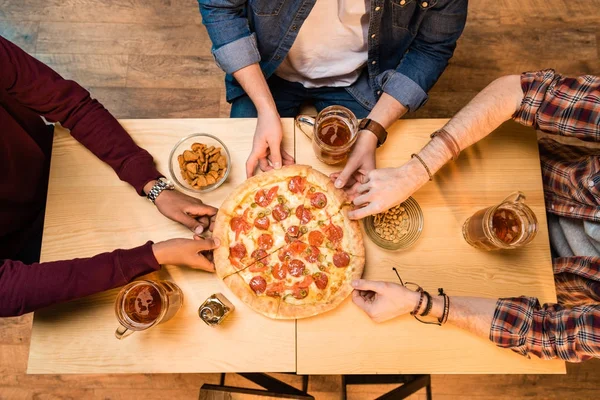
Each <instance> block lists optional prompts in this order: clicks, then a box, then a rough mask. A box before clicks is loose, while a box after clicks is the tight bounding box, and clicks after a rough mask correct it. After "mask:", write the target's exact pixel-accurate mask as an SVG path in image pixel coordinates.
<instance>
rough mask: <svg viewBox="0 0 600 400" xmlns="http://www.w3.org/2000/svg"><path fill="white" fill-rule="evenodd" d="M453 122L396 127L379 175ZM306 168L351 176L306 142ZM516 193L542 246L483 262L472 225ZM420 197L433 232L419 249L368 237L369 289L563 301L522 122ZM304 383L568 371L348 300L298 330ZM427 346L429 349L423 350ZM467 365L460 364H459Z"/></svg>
mask: <svg viewBox="0 0 600 400" xmlns="http://www.w3.org/2000/svg"><path fill="white" fill-rule="evenodd" d="M445 122H446V120H439V119H438V120H407V121H399V122H397V123H396V124H394V125H393V126H392V127H391V128H390V130H389V132H390V134H389V138H388V142H386V145H385V146H383V147H382V148H381V149H379V150H378V153H377V164H378V167H383V168H385V167H394V166H399V165H401V164H403V163H404V162H406V161H407V160H409V158H410V154H411V153H413V152H416V151H418V150H419V149H420V148H421V147H422V146H423V145H425V144H426V143H427V141H428V140H429V134H430V133H431V132H433V131H435V130H436V129H439V128H440V127H442V126H443V124H444V123H445ZM296 160H297V162H298V163H303V164H309V165H312V166H314V167H316V168H318V169H320V170H322V171H323V172H325V173H330V172H334V171H336V170H340V169H341V166H337V167H335V166H326V165H324V164H323V163H321V162H319V161H318V160H317V159H316V157H315V156H314V153H313V151H312V148H311V146H310V144H309V140H308V139H307V138H306V137H305V136H304V135H303V134H302V133H297V134H296ZM515 190H521V191H523V192H525V194H526V195H527V204H528V205H529V206H530V207H531V208H532V210H533V211H534V212H535V214H536V216H537V218H538V222H539V232H538V234H537V236H536V238H535V239H534V240H533V242H531V243H530V244H529V245H528V246H527V247H526V248H523V249H519V250H515V251H503V252H483V251H480V250H476V249H474V248H472V247H470V246H469V245H468V244H467V243H466V242H465V241H464V239H463V237H462V231H461V228H462V224H463V223H464V221H465V220H466V219H467V218H468V217H469V216H471V215H472V214H473V213H474V212H476V211H477V210H479V209H481V208H485V207H487V206H491V205H494V204H498V203H499V202H501V201H502V199H504V198H505V197H506V196H508V195H509V194H510V193H511V192H513V191H515ZM413 197H414V198H415V200H416V201H417V202H418V203H419V205H420V206H421V208H422V210H423V215H424V220H425V224H424V228H423V232H422V234H421V237H420V238H419V240H418V241H417V242H416V243H415V245H414V246H413V247H411V248H410V249H408V250H405V251H401V252H390V251H385V250H382V249H380V248H378V247H377V246H376V245H375V244H374V243H373V242H371V241H370V240H369V239H368V238H366V237H365V247H366V256H367V258H366V266H365V273H364V277H365V278H367V279H375V280H386V281H397V278H396V276H395V274H394V272H393V271H392V269H391V268H392V267H393V266H395V267H397V268H398V270H399V272H400V274H401V275H402V278H403V279H404V280H405V281H410V282H417V283H419V284H420V285H421V286H422V287H424V288H425V289H426V290H429V292H430V293H434V292H435V289H436V288H438V287H443V288H444V289H445V291H446V292H447V293H449V294H450V295H454V296H479V297H490V298H498V297H510V296H519V295H522V294H527V295H529V296H535V297H538V298H539V299H540V301H541V302H552V301H556V294H555V287H554V277H553V273H552V265H551V259H550V247H549V241H548V231H547V226H546V214H545V209H544V198H543V191H542V180H541V174H540V164H539V155H538V148H537V141H536V134H535V131H534V130H532V129H529V128H525V127H522V126H520V125H517V124H515V123H513V122H509V123H506V124H504V125H503V126H502V127H501V128H499V129H498V130H497V131H496V132H494V133H493V134H491V135H490V136H489V137H488V138H486V139H485V140H483V141H481V142H480V143H478V144H477V145H475V146H473V147H471V148H469V149H467V150H466V151H464V152H463V153H462V154H461V157H460V158H459V160H458V161H457V162H456V163H454V164H450V165H447V166H446V167H445V168H443V169H442V170H441V171H440V172H439V173H438V174H437V175H436V177H435V179H434V180H433V182H430V183H429V184H427V185H425V186H424V187H423V188H422V189H421V190H419V191H418V192H416V193H415V194H414V195H413ZM297 331H298V333H297V335H298V339H297V343H298V344H297V346H298V351H297V353H298V363H297V367H298V373H300V374H323V373H327V374H339V373H352V374H356V373H417V374H418V373H564V371H565V369H564V368H565V367H564V363H563V362H560V361H542V360H539V359H527V358H524V357H521V356H519V355H517V354H515V353H512V352H510V351H506V350H503V349H500V348H497V347H495V346H494V345H493V344H492V343H490V342H489V340H485V339H479V338H477V337H475V336H473V335H471V334H470V333H469V332H466V331H462V330H460V329H457V328H454V327H452V326H444V327H443V328H440V327H438V326H434V325H423V324H419V323H417V322H416V321H414V319H413V318H412V317H410V316H406V317H403V318H399V319H396V320H393V321H389V322H386V323H383V324H376V323H374V322H372V321H371V320H370V319H369V318H368V317H367V316H366V315H365V314H364V313H363V312H362V311H361V310H360V309H359V308H357V307H355V306H354V305H353V304H352V302H351V300H350V299H348V300H347V301H346V302H345V303H343V305H342V306H341V307H339V308H337V309H335V310H333V311H331V312H329V313H326V314H324V315H322V316H319V317H318V318H309V319H303V320H299V321H298V322H297ZM416 343H419V345H415V344H416ZM457 360H460V361H459V362H457Z"/></svg>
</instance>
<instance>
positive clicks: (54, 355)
mask: <svg viewBox="0 0 600 400" xmlns="http://www.w3.org/2000/svg"><path fill="white" fill-rule="evenodd" d="M120 122H121V123H122V124H123V126H124V127H125V129H126V130H127V131H128V132H130V133H131V135H132V136H133V138H134V139H135V140H136V142H137V143H138V144H139V145H140V146H142V147H144V148H145V149H146V150H148V151H149V152H150V153H151V154H152V155H153V156H154V159H155V160H156V163H157V165H158V169H159V171H162V172H163V173H165V174H168V160H169V153H170V151H171V149H172V148H173V146H174V145H175V143H177V141H178V140H179V139H180V138H182V137H185V136H187V135H189V134H192V133H198V132H204V133H210V134H213V135H215V136H218V137H219V138H220V139H221V140H223V142H225V144H226V146H227V148H228V149H229V151H230V153H231V158H232V170H231V173H230V175H229V178H228V180H227V182H226V183H225V184H223V186H221V187H220V188H219V189H217V190H215V191H213V192H210V193H207V194H206V195H203V196H202V199H203V201H205V202H206V203H209V204H212V205H214V206H217V207H218V206H220V205H221V203H222V201H223V200H224V198H225V197H226V195H227V194H228V193H229V192H230V191H231V190H233V188H235V187H236V186H237V185H239V184H240V183H241V182H243V181H244V180H245V178H246V170H245V163H246V158H247V157H248V154H249V153H250V149H251V147H252V136H253V134H254V129H255V127H256V121H255V120H242V119H240V120H224V119H202V120H197V119H186V120H124V121H120ZM283 125H284V132H285V133H284V144H285V146H286V149H287V151H289V152H290V154H293V145H294V138H293V135H294V128H293V120H291V119H290V120H286V121H284V124H283ZM55 135H56V136H55V139H54V148H53V156H52V166H51V173H50V184H49V190H48V201H47V209H46V222H45V226H44V240H43V245H42V261H54V260H60V259H69V258H75V257H87V256H92V255H95V254H98V253H100V252H104V251H112V250H113V249H116V248H130V247H134V246H137V245H140V244H143V243H145V242H146V241H148V240H153V241H155V242H156V241H161V240H165V239H169V238H173V237H188V238H189V237H191V233H190V232H189V230H187V229H186V228H185V227H183V226H181V225H179V224H178V223H176V222H173V221H171V220H169V219H167V218H165V217H164V216H162V215H161V214H160V213H159V212H158V210H156V208H155V207H154V205H153V204H151V203H150V202H149V201H148V200H146V199H145V198H143V197H140V196H137V195H136V193H135V191H133V189H132V188H131V187H130V186H129V185H128V184H126V183H124V182H121V181H120V180H119V179H118V178H117V176H116V175H115V174H114V172H113V171H112V170H111V169H110V168H109V167H108V166H107V165H105V164H103V163H102V162H101V161H100V160H98V159H97V158H96V157H94V156H93V155H92V154H91V153H90V152H89V151H88V150H86V149H85V148H84V147H83V146H81V145H80V144H79V143H77V142H76V141H75V140H74V139H73V138H72V137H71V136H70V135H69V134H68V133H67V132H66V131H65V130H63V129H57V130H56V133H55ZM147 276H148V277H149V278H150V279H167V280H173V281H174V282H176V283H177V284H178V285H179V286H180V287H181V289H182V291H183V294H184V305H183V307H182V309H181V310H180V311H179V312H178V313H177V314H176V315H175V317H174V318H173V319H171V320H170V321H168V322H166V323H164V324H161V325H157V326H156V327H153V328H152V329H149V330H148V331H145V332H137V333H134V334H133V335H131V336H129V337H128V338H126V339H123V340H117V339H116V338H115V336H114V331H115V329H116V328H117V320H116V318H115V313H114V301H115V298H116V295H117V293H118V289H115V290H111V291H108V292H105V293H101V294H97V295H94V296H89V297H87V298H84V299H81V300H77V301H73V302H70V303H67V304H63V305H57V306H54V307H50V308H48V309H45V310H43V311H39V312H36V313H35V316H34V323H33V331H32V334H31V347H30V350H29V364H28V369H27V372H28V373H43V374H46V373H111V372H147V373H150V372H225V371H227V372H230V371H248V372H264V371H271V372H277V371H280V372H293V371H295V370H296V351H295V349H296V347H295V340H296V324H295V321H279V320H272V319H269V318H266V317H264V316H262V315H260V314H257V313H255V312H254V311H252V310H251V309H249V308H248V307H246V306H245V305H244V304H243V303H242V302H241V301H240V300H238V299H237V297H235V296H234V295H233V293H231V292H230V291H229V289H228V288H227V287H226V286H225V285H224V284H223V282H222V281H221V280H220V279H219V278H217V276H216V275H215V274H210V273H206V272H203V271H196V270H191V269H188V268H179V267H175V266H166V267H163V268H162V269H161V271H159V272H156V273H153V274H150V275H147ZM217 292H221V293H223V294H224V295H225V296H226V297H227V298H228V299H229V300H231V301H232V302H233V304H234V305H235V307H236V310H235V312H234V313H233V314H232V315H231V316H230V317H229V319H228V320H226V321H225V322H224V323H223V325H222V326H219V327H217V328H211V327H209V326H207V325H206V324H205V323H204V322H202V320H200V318H199V317H198V308H199V306H200V305H201V304H202V302H203V301H204V300H205V299H206V298H207V297H208V296H210V295H211V294H213V293H217Z"/></svg>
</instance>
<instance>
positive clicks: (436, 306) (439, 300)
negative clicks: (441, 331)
mask: <svg viewBox="0 0 600 400" xmlns="http://www.w3.org/2000/svg"><path fill="white" fill-rule="evenodd" d="M431 297H432V298H431V301H432V302H433V306H432V307H431V312H430V313H429V315H431V316H432V317H435V318H437V319H440V318H442V315H444V296H431Z"/></svg>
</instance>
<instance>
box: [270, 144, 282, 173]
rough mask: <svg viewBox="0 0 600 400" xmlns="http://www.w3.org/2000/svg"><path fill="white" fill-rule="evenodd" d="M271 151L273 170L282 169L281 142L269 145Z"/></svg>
mask: <svg viewBox="0 0 600 400" xmlns="http://www.w3.org/2000/svg"><path fill="white" fill-rule="evenodd" d="M269 150H270V152H271V154H270V156H269V159H270V160H271V164H273V168H275V169H279V168H281V142H280V143H269Z"/></svg>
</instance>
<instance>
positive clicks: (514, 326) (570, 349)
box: [490, 297, 600, 362]
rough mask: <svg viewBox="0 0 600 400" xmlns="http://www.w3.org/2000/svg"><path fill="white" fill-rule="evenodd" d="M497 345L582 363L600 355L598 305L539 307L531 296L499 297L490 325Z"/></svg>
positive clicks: (526, 353)
mask: <svg viewBox="0 0 600 400" xmlns="http://www.w3.org/2000/svg"><path fill="white" fill-rule="evenodd" d="M490 340H491V341H492V342H494V343H495V344H496V345H497V346H499V347H503V348H508V349H511V350H513V351H515V352H517V353H519V354H522V355H524V356H529V355H530V354H533V355H535V356H537V357H540V358H543V359H553V358H559V359H562V360H565V361H570V362H581V361H585V360H588V359H590V358H595V357H600V305H599V304H589V305H582V306H576V307H573V308H566V307H563V306H561V305H559V304H544V305H543V306H540V304H539V302H538V300H537V299H535V298H532V297H515V298H503V299H498V302H497V303H496V310H495V312H494V317H493V320H492V325H491V328H490Z"/></svg>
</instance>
